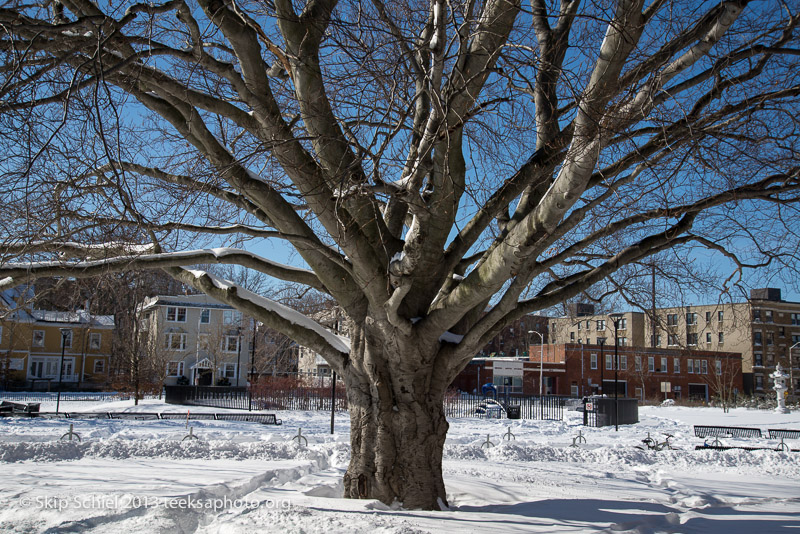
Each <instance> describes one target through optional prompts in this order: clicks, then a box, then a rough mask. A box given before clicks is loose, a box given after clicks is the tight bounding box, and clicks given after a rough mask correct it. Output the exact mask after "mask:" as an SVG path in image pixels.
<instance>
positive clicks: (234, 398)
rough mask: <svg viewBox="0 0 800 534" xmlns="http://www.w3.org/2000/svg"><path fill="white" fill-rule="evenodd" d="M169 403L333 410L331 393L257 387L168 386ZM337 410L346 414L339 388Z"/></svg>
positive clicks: (341, 392)
mask: <svg viewBox="0 0 800 534" xmlns="http://www.w3.org/2000/svg"><path fill="white" fill-rule="evenodd" d="M165 390H166V395H165V401H166V402H167V403H168V404H184V405H190V406H210V407H214V408H231V409H238V410H249V409H253V410H306V411H315V410H319V411H331V401H332V399H331V390H330V389H329V388H327V389H326V388H318V387H302V386H298V387H293V388H277V389H271V388H264V387H260V388H256V389H255V390H254V391H253V392H252V395H251V393H250V392H249V391H248V390H247V388H243V387H219V386H166V387H165ZM334 402H335V406H334V411H337V412H343V411H347V398H346V397H345V395H344V390H343V388H342V387H341V386H338V387H337V391H336V398H335V400H334Z"/></svg>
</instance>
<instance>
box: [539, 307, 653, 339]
mask: <svg viewBox="0 0 800 534" xmlns="http://www.w3.org/2000/svg"><path fill="white" fill-rule="evenodd" d="M582 309H583V312H582V313H580V314H579V315H576V316H568V317H556V318H551V319H550V321H549V324H548V336H549V343H551V344H553V345H564V344H567V343H577V344H579V345H581V344H585V345H602V344H605V345H606V346H609V347H612V346H614V318H612V317H611V316H610V315H608V314H595V313H594V311H593V309H592V307H588V308H587V307H586V306H584V307H583V308H582ZM589 310H591V311H592V313H587V312H588V311H589ZM618 319H619V323H618V324H617V337H618V338H619V345H620V346H621V347H625V346H628V347H645V346H647V344H646V343H645V334H644V332H645V330H644V326H645V318H644V314H643V313H641V312H625V313H623V314H621V315H620V317H619V318H618Z"/></svg>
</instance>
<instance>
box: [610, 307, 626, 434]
mask: <svg viewBox="0 0 800 534" xmlns="http://www.w3.org/2000/svg"><path fill="white" fill-rule="evenodd" d="M622 315H623V314H621V313H612V314H609V317H611V320H612V321H614V430H615V431H616V432H619V336H618V335H617V330H618V329H619V320H620V319H621V318H622Z"/></svg>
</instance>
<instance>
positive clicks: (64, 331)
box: [56, 328, 72, 414]
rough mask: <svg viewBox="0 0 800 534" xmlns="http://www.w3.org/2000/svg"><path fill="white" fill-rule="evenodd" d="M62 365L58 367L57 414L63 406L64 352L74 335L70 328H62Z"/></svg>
mask: <svg viewBox="0 0 800 534" xmlns="http://www.w3.org/2000/svg"><path fill="white" fill-rule="evenodd" d="M60 330H61V363H60V364H59V366H58V397H57V398H56V414H58V410H59V408H60V406H61V376H62V374H63V373H64V351H65V350H66V348H67V338H68V337H69V336H70V335H71V334H72V330H70V329H69V328H61V329H60Z"/></svg>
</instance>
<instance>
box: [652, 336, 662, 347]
mask: <svg viewBox="0 0 800 534" xmlns="http://www.w3.org/2000/svg"><path fill="white" fill-rule="evenodd" d="M650 344H651V345H653V346H654V347H660V346H661V334H656V337H655V339H653V336H650Z"/></svg>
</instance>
